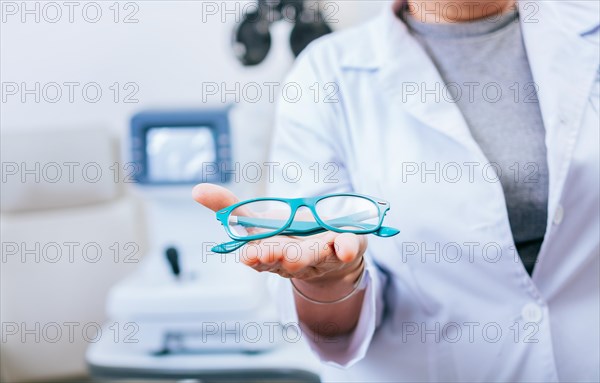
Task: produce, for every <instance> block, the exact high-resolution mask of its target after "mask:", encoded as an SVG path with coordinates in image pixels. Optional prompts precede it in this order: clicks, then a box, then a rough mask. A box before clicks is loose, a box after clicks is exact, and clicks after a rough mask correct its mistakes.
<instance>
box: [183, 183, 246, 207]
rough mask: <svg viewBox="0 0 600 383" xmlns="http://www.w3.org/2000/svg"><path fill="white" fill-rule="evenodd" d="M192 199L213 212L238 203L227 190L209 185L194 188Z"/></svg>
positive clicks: (199, 185)
mask: <svg viewBox="0 0 600 383" xmlns="http://www.w3.org/2000/svg"><path fill="white" fill-rule="evenodd" d="M192 197H193V198H194V200H196V202H198V203H200V204H202V205H204V206H206V207H207V208H209V209H210V210H213V211H219V210H221V209H223V208H225V207H227V206H231V205H233V204H234V203H237V202H238V201H239V200H238V198H237V197H236V196H235V195H234V194H233V193H232V192H230V191H229V190H228V189H225V188H224V187H222V186H218V185H214V184H209V183H204V184H198V185H196V186H194V189H193V190H192Z"/></svg>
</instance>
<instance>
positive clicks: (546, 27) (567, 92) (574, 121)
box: [521, 1, 599, 276]
mask: <svg viewBox="0 0 600 383" xmlns="http://www.w3.org/2000/svg"><path fill="white" fill-rule="evenodd" d="M551 3H556V4H551ZM558 3H562V2H542V1H540V2H538V8H539V15H538V16H536V20H537V22H529V23H528V22H523V18H522V20H521V22H522V28H523V38H524V41H525V47H526V49H527V54H528V58H529V63H530V67H531V71H532V74H533V79H534V81H535V83H536V84H537V86H538V99H539V102H540V109H541V112H542V118H543V121H544V126H545V128H546V146H547V152H548V170H549V177H550V178H549V202H548V224H547V233H548V232H549V229H550V227H551V225H552V220H553V217H554V216H555V214H557V209H559V201H560V199H561V195H562V191H563V189H564V186H565V185H564V183H565V179H566V177H567V172H568V170H569V164H570V162H571V158H572V155H573V150H574V148H575V144H576V141H577V136H578V133H579V130H580V129H581V125H582V120H583V114H584V111H585V108H586V106H587V104H588V98H589V93H590V89H591V86H592V84H593V82H594V80H595V77H596V76H597V73H598V70H599V68H598V44H597V43H596V44H594V43H591V42H590V41H587V40H586V38H585V37H583V36H582V35H584V34H585V33H586V30H587V31H589V32H591V33H597V27H598V24H597V14H596V15H595V16H592V20H590V21H591V23H590V22H588V23H587V25H586V23H585V22H583V23H582V18H578V17H576V16H574V15H569V14H568V12H566V11H565V9H558V8H559V7H561V6H567V7H568V6H569V5H566V4H558ZM581 11H582V12H585V10H581ZM522 13H523V12H522ZM587 13H590V12H589V11H588V12H587ZM580 16H585V15H580ZM587 16H588V20H589V15H587ZM594 19H595V20H594ZM571 22H573V25H569V24H571ZM584 25H585V26H586V27H585V28H583V29H582V28H581V27H582V26H584ZM575 26H579V30H577V28H576V27H575ZM594 30H595V32H594ZM559 214H560V212H559ZM547 239H548V237H546V241H545V242H544V246H543V247H542V250H541V252H540V257H539V261H540V262H542V261H543V255H544V253H545V248H546V246H548V241H547ZM534 276H535V273H534Z"/></svg>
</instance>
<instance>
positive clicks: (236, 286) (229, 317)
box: [107, 109, 280, 354]
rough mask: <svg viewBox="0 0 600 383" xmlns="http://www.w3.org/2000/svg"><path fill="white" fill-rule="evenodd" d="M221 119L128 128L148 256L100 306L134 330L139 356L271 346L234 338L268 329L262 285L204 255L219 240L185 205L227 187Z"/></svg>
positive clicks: (190, 118)
mask: <svg viewBox="0 0 600 383" xmlns="http://www.w3.org/2000/svg"><path fill="white" fill-rule="evenodd" d="M228 113H229V109H221V110H193V111H190V110H188V111H167V112H158V111H149V112H142V113H139V114H137V115H135V116H134V117H133V118H132V120H131V141H132V142H131V149H132V160H133V165H134V168H135V169H136V173H135V175H134V179H135V181H136V182H137V187H136V190H137V192H138V193H139V194H141V195H143V196H144V199H145V201H146V205H147V211H148V215H149V217H148V218H149V222H150V224H149V234H150V238H151V243H150V253H149V254H148V255H147V256H146V258H145V259H144V261H143V263H142V264H141V265H140V267H139V268H138V270H137V272H136V273H134V274H133V275H131V276H130V277H129V278H127V279H126V280H124V281H122V282H121V283H119V284H117V285H116V286H115V287H114V288H113V289H112V291H111V293H110V296H109V300H108V304H107V306H108V313H109V316H110V317H111V318H112V319H116V320H119V321H122V322H128V321H131V322H134V323H136V325H137V332H136V334H137V338H138V339H139V342H137V348H138V349H139V350H140V352H146V353H153V354H157V353H158V354H173V353H175V354H177V353H190V352H192V353H193V352H203V353H210V352H220V353H223V352H227V353H238V352H261V351H266V350H269V349H272V348H274V347H276V346H277V345H278V343H279V341H280V339H279V338H276V339H269V337H264V336H263V337H259V338H258V339H249V338H247V337H244V336H243V334H241V333H242V332H243V331H244V329H245V327H244V326H245V325H246V324H248V323H259V324H263V323H277V313H276V310H275V308H274V307H273V305H270V304H269V302H268V300H269V298H268V292H267V290H266V286H265V280H264V278H262V277H259V276H258V275H256V274H255V273H254V272H253V271H252V270H248V269H247V268H245V267H244V265H243V264H240V263H239V262H235V260H231V261H229V262H227V261H226V260H221V259H218V257H214V256H211V255H214V254H212V253H211V252H210V248H211V247H212V246H213V245H214V242H212V241H214V239H215V238H219V233H218V232H217V230H216V229H213V228H212V226H211V225H208V224H207V222H210V217H211V216H212V213H211V212H209V211H208V210H206V209H199V207H198V206H197V204H196V203H195V202H194V201H193V199H192V198H191V184H195V183H199V182H207V181H210V182H218V183H223V182H225V181H226V180H227V179H228V174H227V173H226V172H225V170H226V169H228V168H230V167H229V164H230V161H231V153H230V138H229V124H228ZM197 228H202V235H198V232H197V230H196V229H197ZM250 292H253V293H250ZM256 292H263V293H260V294H256Z"/></svg>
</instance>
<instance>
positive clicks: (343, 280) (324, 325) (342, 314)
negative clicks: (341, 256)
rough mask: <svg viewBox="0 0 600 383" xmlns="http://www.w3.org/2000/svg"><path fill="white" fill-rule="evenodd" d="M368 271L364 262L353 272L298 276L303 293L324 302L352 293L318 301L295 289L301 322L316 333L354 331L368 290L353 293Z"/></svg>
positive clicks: (342, 333) (299, 287)
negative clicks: (311, 276) (318, 276)
mask: <svg viewBox="0 0 600 383" xmlns="http://www.w3.org/2000/svg"><path fill="white" fill-rule="evenodd" d="M363 272H364V265H363V264H362V263H360V264H359V265H358V266H357V267H355V268H354V269H353V270H352V271H351V272H350V273H347V272H346V273H345V274H344V275H341V276H335V275H333V276H331V275H330V276H324V277H321V278H315V279H313V280H308V281H305V280H297V279H294V280H293V283H294V285H295V286H296V288H297V289H298V290H300V291H301V292H302V294H304V295H306V296H308V297H310V298H311V299H313V300H316V301H320V302H331V301H335V300H338V299H340V298H343V297H346V296H348V295H349V294H352V295H351V296H350V297H348V298H347V299H344V300H342V301H340V302H337V303H327V304H318V303H313V302H311V301H310V300H307V299H305V298H304V297H302V296H301V295H300V294H299V293H298V292H294V300H295V303H296V310H297V312H298V318H299V320H300V322H301V323H302V324H303V325H304V326H307V327H308V328H309V329H310V330H311V331H312V332H313V333H315V334H317V335H322V336H325V337H335V336H340V335H344V334H347V333H350V332H351V331H352V330H353V329H354V328H355V327H356V324H357V322H358V319H359V317H360V311H361V308H362V306H363V300H364V295H365V292H364V290H360V291H356V292H354V293H353V291H354V290H355V288H356V286H357V282H358V280H359V279H360V278H361V276H362V274H363Z"/></svg>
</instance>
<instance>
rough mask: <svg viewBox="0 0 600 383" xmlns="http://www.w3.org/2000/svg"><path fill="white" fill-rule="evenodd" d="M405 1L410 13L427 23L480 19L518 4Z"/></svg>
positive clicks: (505, 0) (512, 0)
mask: <svg viewBox="0 0 600 383" xmlns="http://www.w3.org/2000/svg"><path fill="white" fill-rule="evenodd" d="M400 1H402V0H400ZM404 1H406V5H407V6H408V14H409V15H411V16H412V17H414V18H416V19H417V20H419V21H421V22H425V23H461V22H466V21H473V20H479V19H484V18H486V17H494V16H496V15H499V14H501V13H504V12H506V11H508V10H509V9H511V8H512V7H514V6H515V5H516V1H515V0H404Z"/></svg>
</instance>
